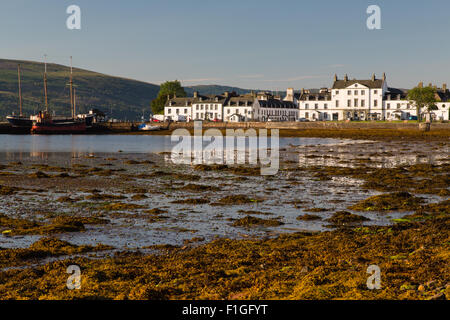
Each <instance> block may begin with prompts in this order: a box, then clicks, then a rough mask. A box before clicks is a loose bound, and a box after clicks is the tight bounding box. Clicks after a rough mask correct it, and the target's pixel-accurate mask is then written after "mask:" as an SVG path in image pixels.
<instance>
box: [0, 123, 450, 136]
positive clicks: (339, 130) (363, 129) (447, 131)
mask: <svg viewBox="0 0 450 320" xmlns="http://www.w3.org/2000/svg"><path fill="white" fill-rule="evenodd" d="M138 124H139V123H125V122H123V123H103V124H99V125H97V126H95V127H93V128H91V129H89V130H88V131H87V132H86V133H85V134H86V135H105V134H113V135H114V134H117V135H171V134H172V133H173V132H174V130H176V129H186V130H188V131H189V132H190V134H191V135H192V134H193V132H194V130H193V123H192V122H191V123H173V124H171V125H170V129H164V130H159V131H136V130H135V128H136V127H137V125H138ZM161 126H162V127H165V126H167V124H163V125H161ZM202 127H203V132H204V131H206V130H208V129H218V130H220V131H221V132H222V134H225V133H226V130H227V129H233V130H237V129H243V130H248V129H255V130H256V131H257V132H258V130H259V129H267V130H268V132H267V133H268V135H269V136H270V133H271V130H272V129H278V130H279V136H280V137H286V138H289V137H292V138H296V137H298V138H301V137H315V138H345V139H373V140H389V139H409V138H413V139H420V140H429V139H448V138H450V123H433V124H432V126H431V130H430V131H429V132H424V131H422V130H421V129H419V125H418V123H417V122H408V123H404V122H309V123H297V122H267V123H261V122H255V123H211V122H206V123H205V122H204V123H203V124H202ZM0 134H29V133H28V131H27V130H23V129H18V128H12V127H10V126H9V124H7V123H0ZM81 135H83V134H81Z"/></svg>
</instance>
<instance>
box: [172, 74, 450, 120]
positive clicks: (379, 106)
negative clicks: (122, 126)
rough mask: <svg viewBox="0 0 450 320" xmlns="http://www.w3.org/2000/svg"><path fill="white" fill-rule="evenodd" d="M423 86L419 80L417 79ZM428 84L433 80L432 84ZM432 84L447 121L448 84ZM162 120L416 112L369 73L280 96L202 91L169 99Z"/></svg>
mask: <svg viewBox="0 0 450 320" xmlns="http://www.w3.org/2000/svg"><path fill="white" fill-rule="evenodd" d="M419 86H423V83H419ZM430 86H431V84H430ZM435 89H436V100H437V101H438V102H437V103H436V106H437V110H434V111H433V112H432V117H433V118H434V119H435V120H449V112H450V111H449V110H450V92H449V90H448V88H447V85H446V84H444V85H443V86H442V88H437V87H435ZM164 116H165V118H166V119H171V120H176V119H178V118H180V116H181V117H182V118H185V119H186V120H187V121H191V120H211V121H226V122H240V121H296V120H298V119H307V120H310V121H331V120H335V121H336V120H408V119H413V118H414V117H417V110H416V107H415V105H414V104H412V103H411V102H410V101H409V100H408V99H407V91H406V90H402V89H395V88H390V87H388V85H387V81H386V75H385V74H383V77H382V78H381V79H377V78H376V76H375V75H372V77H371V79H369V80H357V79H352V80H349V78H348V77H347V75H346V76H345V77H344V78H343V79H338V77H337V76H336V75H335V76H334V82H333V86H332V88H331V89H329V88H322V89H320V90H305V89H302V90H301V91H300V92H294V89H292V88H289V89H287V91H286V96H285V97H284V98H282V97H280V96H275V95H273V94H271V93H269V92H260V93H257V94H256V93H250V94H246V95H236V94H235V93H229V92H225V93H224V94H221V95H200V94H199V93H198V92H195V93H194V96H193V97H187V98H177V97H174V98H169V99H168V100H167V102H166V105H165V107H164Z"/></svg>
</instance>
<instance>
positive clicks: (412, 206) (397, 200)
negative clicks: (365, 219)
mask: <svg viewBox="0 0 450 320" xmlns="http://www.w3.org/2000/svg"><path fill="white" fill-rule="evenodd" d="M422 203H423V199H422V198H420V197H415V196H413V195H411V194H410V193H408V192H394V193H387V194H381V195H378V196H373V197H370V198H368V199H365V200H362V201H360V202H358V203H357V204H355V205H353V206H351V207H349V209H351V210H356V211H410V210H416V209H418V208H420V205H421V204H422Z"/></svg>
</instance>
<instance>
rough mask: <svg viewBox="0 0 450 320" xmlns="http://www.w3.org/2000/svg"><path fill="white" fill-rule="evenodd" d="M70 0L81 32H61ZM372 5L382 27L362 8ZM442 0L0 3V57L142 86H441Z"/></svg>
mask: <svg viewBox="0 0 450 320" xmlns="http://www.w3.org/2000/svg"><path fill="white" fill-rule="evenodd" d="M72 4H76V5H79V6H80V8H81V12H82V25H81V27H82V29H81V30H68V29H67V28H66V19H67V17H68V14H66V8H67V7H68V6H69V5H72ZM372 4H376V5H379V6H380V7H381V23H382V29H381V30H368V29H367V27H366V19H367V17H368V15H367V14H366V9H367V7H368V6H369V5H372ZM449 12H450V1H448V0H429V1H422V0H420V1H418V0H395V1H394V0H390V1H387V0H384V1H383V0H371V1H366V0H345V1H336V0H321V1H318V0H304V1H300V0H297V1H294V0H279V1H266V0H227V1H223V0H222V1H217V0H191V1H186V0H128V1H125V0H108V1H107V0H95V1H93V0H70V1H65V0H2V1H1V3H0V39H1V45H0V58H10V59H26V60H34V61H36V60H37V61H39V60H42V57H43V55H44V54H47V55H48V60H49V61H51V62H55V63H60V64H65V65H67V64H68V63H69V56H70V55H72V56H73V57H74V64H75V66H77V67H81V68H85V69H89V70H94V71H98V72H102V73H106V74H110V75H116V76H121V77H126V78H132V79H138V80H142V81H147V82H151V83H160V82H163V81H166V80H173V79H178V80H181V81H182V83H183V84H184V85H194V84H223V85H233V86H240V87H244V88H258V89H269V90H284V89H285V88H286V87H294V88H296V89H299V88H302V87H304V88H312V87H322V86H327V87H329V86H330V85H331V83H332V77H333V75H334V73H337V74H338V75H340V76H341V77H343V75H344V74H345V73H348V75H349V77H350V78H365V79H366V78H370V75H371V74H372V73H373V72H375V73H376V74H377V75H379V76H381V74H382V73H383V72H386V73H387V77H388V81H389V82H388V83H389V85H390V86H396V87H404V88H408V87H412V86H414V85H416V84H417V83H418V82H419V81H424V82H425V83H428V82H433V83H437V84H439V85H440V84H441V83H443V82H449V83H450V62H449V53H450V41H449V31H450V18H449Z"/></svg>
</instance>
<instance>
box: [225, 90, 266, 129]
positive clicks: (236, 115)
mask: <svg viewBox="0 0 450 320" xmlns="http://www.w3.org/2000/svg"><path fill="white" fill-rule="evenodd" d="M255 98H256V97H255V95H253V94H247V95H241V96H232V97H229V98H228V100H227V102H226V104H225V107H224V115H223V119H224V120H225V121H227V122H242V121H257V120H258V115H259V113H258V110H257V106H256V99H255Z"/></svg>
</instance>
